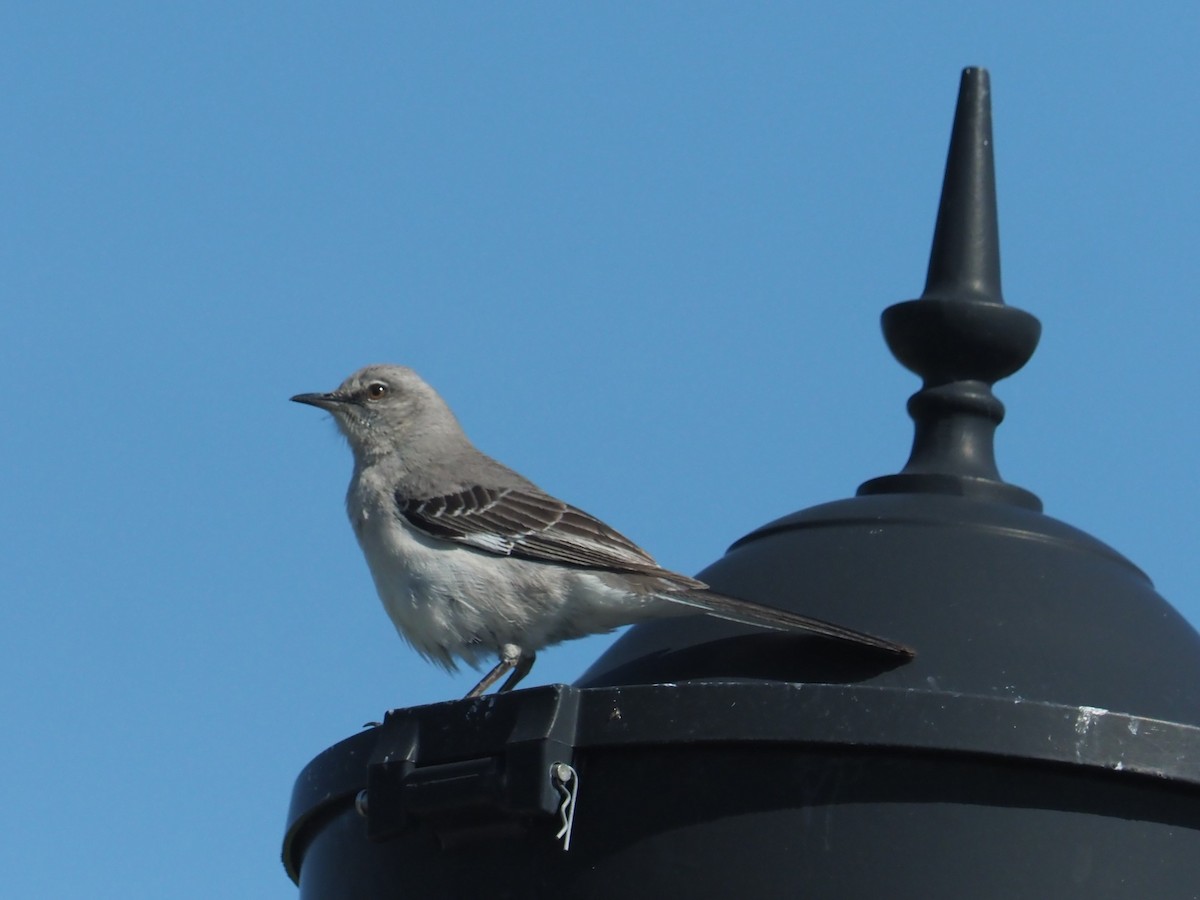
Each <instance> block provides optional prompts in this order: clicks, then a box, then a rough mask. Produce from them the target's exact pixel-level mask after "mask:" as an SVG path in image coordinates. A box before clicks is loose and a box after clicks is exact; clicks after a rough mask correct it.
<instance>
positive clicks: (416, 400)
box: [292, 365, 462, 461]
mask: <svg viewBox="0 0 1200 900" xmlns="http://www.w3.org/2000/svg"><path fill="white" fill-rule="evenodd" d="M292 400H294V401H296V402H297V403H307V404H308V405H310V406H316V407H319V408H321V409H325V410H328V411H329V412H330V413H331V414H332V415H333V420H334V421H335V422H336V423H337V426H338V429H339V430H340V431H341V432H342V434H343V435H345V436H346V440H347V441H348V442H349V444H350V449H351V450H352V451H354V456H355V459H357V460H359V461H368V460H371V459H373V458H378V457H381V456H386V455H389V454H394V453H400V454H404V453H406V452H408V451H411V450H414V449H418V448H419V447H420V446H421V445H422V444H424V443H426V442H428V443H429V444H431V445H436V444H437V442H438V441H445V440H446V439H447V438H453V437H457V436H459V435H461V433H462V430H461V428H460V427H459V425H458V420H457V419H455V417H454V413H452V412H451V411H450V408H449V407H448V406H447V405H446V402H445V401H444V400H442V398H441V397H440V396H439V395H438V393H437V391H435V390H434V389H433V388H431V387H430V386H429V385H428V384H426V383H425V382H424V381H423V380H422V379H421V377H420V376H419V375H418V374H417V373H416V372H414V371H413V370H412V369H409V368H406V367H404V366H391V365H374V366H367V367H366V368H364V369H359V370H358V371H357V372H355V373H354V374H353V375H351V376H350V377H349V378H347V379H346V380H345V381H343V382H342V383H341V385H339V386H338V387H337V389H336V390H332V391H330V392H329V393H326V394H297V395H296V396H295V397H292Z"/></svg>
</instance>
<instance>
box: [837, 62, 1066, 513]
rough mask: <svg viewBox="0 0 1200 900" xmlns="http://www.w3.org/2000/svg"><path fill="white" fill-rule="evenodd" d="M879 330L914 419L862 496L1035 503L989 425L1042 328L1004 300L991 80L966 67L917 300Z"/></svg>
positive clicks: (891, 311) (998, 416)
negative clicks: (909, 444)
mask: <svg viewBox="0 0 1200 900" xmlns="http://www.w3.org/2000/svg"><path fill="white" fill-rule="evenodd" d="M883 332H884V337H885V338H886V339H887V343H888V347H889V348H890V349H891V351H892V353H893V355H895V357H896V359H898V360H899V361H900V362H901V363H902V364H903V365H904V366H905V367H906V368H908V369H910V370H911V371H913V372H915V373H917V374H918V375H920V376H921V377H922V378H923V379H924V385H923V386H922V388H921V390H919V391H918V392H917V393H916V394H914V395H913V396H912V397H911V398H910V399H909V401H908V411H909V415H911V416H912V418H913V421H914V423H915V425H916V435H915V437H914V440H913V449H912V455H911V456H910V457H909V460H908V463H907V464H906V465H905V467H904V470H903V471H902V472H900V473H899V474H898V475H887V476H884V477H883V478H875V479H873V480H871V481H868V482H867V483H866V484H864V485H862V486H861V487H860V488H859V489H858V492H859V494H883V493H912V492H918V493H939V494H956V495H960V496H967V497H974V498H977V499H986V500H992V501H995V502H1003V503H1011V504H1015V505H1017V506H1024V507H1027V508H1030V509H1037V510H1040V509H1041V508H1042V504H1041V501H1040V500H1039V499H1038V498H1037V497H1036V496H1034V495H1033V494H1031V493H1030V492H1029V491H1026V490H1024V489H1023V488H1019V487H1017V486H1015V485H1011V484H1006V483H1005V482H1004V481H1003V479H1001V477H1000V472H999V470H998V469H997V468H996V459H995V450H994V439H995V431H996V426H997V425H999V424H1000V422H1001V421H1003V419H1004V405H1003V404H1002V403H1001V402H1000V401H999V400H997V399H996V397H995V395H994V394H993V393H992V390H991V387H992V385H993V384H995V383H996V382H997V381H999V380H1000V379H1001V378H1006V377H1007V376H1009V375H1011V374H1012V373H1013V372H1016V371H1017V370H1018V369H1020V368H1021V367H1022V366H1023V365H1025V363H1027V362H1028V361H1029V358H1030V357H1031V356H1032V355H1033V351H1034V349H1035V348H1036V347H1037V342H1038V338H1039V337H1040V335H1041V324H1040V323H1039V322H1038V320H1037V319H1035V318H1034V317H1033V316H1031V315H1030V314H1029V313H1026V312H1023V311H1021V310H1019V309H1015V308H1013V307H1011V306H1006V305H1005V304H1004V298H1003V296H1002V295H1001V292H1000V232H999V225H998V220H997V216H996V176H995V165H994V161H993V153H992V108H991V86H990V84H989V80H988V74H987V71H986V70H984V69H977V68H972V69H965V70H964V71H963V75H962V84H961V86H960V88H959V95H958V108H957V110H956V112H955V117H954V128H953V131H952V132H951V138H950V150H949V154H948V156H947V160H946V176H945V180H944V181H943V183H942V199H941V204H940V206H939V208H938V216H937V225H936V227H935V228H934V235H933V249H932V251H931V252H930V259H929V274H928V276H927V278H926V282H925V292H924V294H923V295H922V296H921V299H920V300H908V301H906V302H904V303H898V304H896V305H895V306H892V307H889V308H888V309H886V310H885V311H884V314H883Z"/></svg>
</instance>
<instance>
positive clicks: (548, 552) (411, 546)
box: [292, 365, 911, 697]
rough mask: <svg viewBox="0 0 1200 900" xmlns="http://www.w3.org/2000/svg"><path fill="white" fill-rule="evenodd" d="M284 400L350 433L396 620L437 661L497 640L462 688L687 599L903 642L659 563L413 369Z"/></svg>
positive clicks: (476, 657) (356, 514)
mask: <svg viewBox="0 0 1200 900" xmlns="http://www.w3.org/2000/svg"><path fill="white" fill-rule="evenodd" d="M292 400H295V401H296V402H298V403H307V404H309V405H311V406H316V407H320V408H321V409H325V410H328V411H329V412H330V413H332V414H333V419H334V421H335V422H336V423H337V426H338V428H339V429H340V430H341V432H342V434H344V435H345V436H346V440H347V441H348V442H349V444H350V449H351V450H352V451H353V453H354V475H353V477H352V478H351V479H350V489H349V491H348V492H347V494H346V509H347V512H348V513H349V515H350V523H351V525H352V526H353V527H354V533H355V535H357V536H358V542H359V545H360V546H361V547H362V551H363V555H364V556H365V557H366V560H367V565H368V566H369V567H370V569H371V575H372V577H373V578H374V579H375V587H376V589H377V590H378V591H379V596H380V598H381V599H382V600H383V605H384V607H385V608H386V610H387V613H388V615H389V616H390V617H391V620H392V622H393V623H395V625H396V628H397V630H398V631H399V632H400V634H401V635H402V636H403V637H404V638H405V639H407V640H408V642H409V643H410V644H412V646H413V647H414V648H416V650H417V651H418V652H419V653H420V654H421V655H422V656H424V657H425V658H426V659H429V660H432V661H433V662H435V663H438V664H440V665H442V666H443V667H445V668H446V669H448V670H453V669H454V668H455V664H456V661H458V660H463V661H465V662H467V663H469V664H471V665H472V666H478V664H479V663H480V661H481V658H483V657H485V656H490V655H491V654H494V653H498V654H499V658H500V661H499V662H498V663H497V664H496V666H495V668H493V669H492V670H491V671H490V672H488V674H487V675H486V676H484V678H483V679H482V680H481V681H480V682H479V684H477V685H476V686H475V687H474V688H473V689H472V690H471V692H470V693H469V694H467V696H468V697H477V696H479V695H480V694H482V693H483V692H484V691H486V690H487V689H488V688H489V687H491V686H492V685H493V684H494V683H495V682H496V681H497V680H498V679H499V678H500V677H501V676H503V675H504V674H505V673H506V672H508V673H509V676H508V679H507V680H506V681H505V683H504V685H503V686H502V687H501V688H500V690H502V691H507V690H511V689H512V688H513V687H514V686H515V685H516V684H517V682H519V681H520V680H521V679H522V678H524V677H525V676H526V675H527V674H528V673H529V670H530V668H531V667H532V666H533V661H534V658H535V656H536V654H537V651H538V650H540V649H542V648H543V647H547V646H550V645H552V644H557V643H559V642H560V641H566V640H570V639H572V638H578V637H583V636H585V635H589V634H598V633H602V632H606V631H611V630H612V629H613V628H616V627H618V626H620V625H628V624H630V623H633V622H641V621H643V620H646V619H654V618H661V617H667V616H678V615H687V614H695V613H707V614H708V615H711V616H716V617H717V618H720V619H728V620H730V621H733V622H740V623H745V624H750V625H758V626H762V627H765V628H771V629H776V630H799V631H804V632H811V633H813V634H819V635H824V636H826V637H830V638H836V639H838V640H841V641H848V642H850V643H853V644H858V645H863V646H867V647H873V648H876V649H877V650H882V651H885V652H888V653H892V654H897V655H902V656H910V655H911V652H910V651H909V650H907V649H906V648H904V647H902V646H900V645H898V644H894V643H892V642H891V641H887V640H884V639H882V638H877V637H872V636H870V635H866V634H861V633H859V632H857V631H852V630H850V629H849V628H843V627H841V626H839V625H833V624H830V623H828V622H822V621H820V620H818V619H811V618H809V617H807V616H802V615H798V614H797V613H793V612H789V611H786V610H782V609H773V608H771V607H766V606H761V605H759V604H757V603H750V602H748V601H745V600H738V599H736V598H733V597H727V596H724V595H723V594H718V593H715V592H713V591H710V590H709V589H708V586H707V585H705V584H704V583H703V582H701V581H697V580H696V579H694V578H689V577H688V576H686V575H680V574H679V573H677V572H671V571H668V570H667V569H663V568H660V567H659V565H658V564H657V563H656V562H655V561H654V560H653V559H652V558H651V557H650V555H649V554H648V553H646V551H645V550H643V549H642V548H640V547H639V546H637V545H636V544H634V543H633V542H632V541H631V540H629V539H628V538H626V537H624V536H623V535H621V534H618V533H617V532H616V531H614V530H613V529H612V528H609V527H608V526H607V525H605V524H604V523H603V522H601V521H600V520H598V519H596V518H594V517H592V516H590V515H588V514H587V513H585V512H583V511H582V510H579V509H576V508H575V507H573V506H571V505H569V504H567V503H564V502H563V501H561V500H558V499H555V498H554V497H552V496H550V495H549V494H547V493H546V492H545V491H543V490H541V489H540V488H539V487H537V486H536V485H535V484H533V482H531V481H529V480H527V479H525V478H523V477H521V476H520V475H518V474H517V473H516V472H514V471H512V470H511V469H509V468H507V467H506V466H503V465H501V464H500V463H498V462H496V460H494V459H492V458H491V457H489V456H485V455H484V454H483V453H481V452H480V451H479V450H477V449H476V448H475V445H474V444H472V443H471V442H470V440H468V438H467V436H466V434H464V433H463V430H462V427H461V426H460V425H459V424H458V419H456V418H455V416H454V413H453V412H451V411H450V408H449V407H448V406H447V405H446V403H445V401H444V400H442V398H441V397H440V396H439V395H438V394H437V392H436V391H434V389H433V388H431V387H430V386H429V385H428V384H426V383H425V382H424V381H422V380H421V378H420V377H419V376H418V375H417V374H416V373H415V372H413V371H412V370H411V369H407V368H404V367H403V366H387V365H377V366H368V367H367V368H365V369H361V370H360V371H358V372H355V373H354V374H353V375H351V376H350V377H349V378H347V379H346V380H345V381H344V382H343V383H342V385H341V386H340V387H339V388H337V390H334V391H330V392H329V393H327V394H297V395H296V396H295V397H292Z"/></svg>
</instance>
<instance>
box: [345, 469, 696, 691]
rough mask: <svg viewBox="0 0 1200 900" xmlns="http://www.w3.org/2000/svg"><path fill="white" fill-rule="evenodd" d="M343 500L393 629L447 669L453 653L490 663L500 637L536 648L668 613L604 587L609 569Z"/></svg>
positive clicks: (661, 605) (355, 497) (362, 500)
mask: <svg viewBox="0 0 1200 900" xmlns="http://www.w3.org/2000/svg"><path fill="white" fill-rule="evenodd" d="M364 494H367V496H366V497H364V496H363V495H364ZM389 499H390V498H389ZM347 508H348V512H349V514H350V520H351V524H352V525H353V526H354V531H355V534H356V535H357V536H358V541H359V545H360V546H361V547H362V551H363V555H364V556H365V557H366V560H367V565H368V566H369V567H370V569H371V575H372V577H373V578H374V580H375V588H376V590H378V592H379V597H380V599H381V600H382V601H383V606H384V609H385V610H387V614H388V616H389V617H390V618H391V620H392V622H393V623H394V624H395V626H396V629H397V630H398V631H399V632H400V634H401V635H402V636H403V637H404V638H405V639H406V640H407V641H408V642H409V643H410V644H412V646H413V647H414V648H415V649H416V650H417V651H418V652H420V653H421V654H422V655H423V656H425V657H426V658H428V659H430V660H432V661H434V662H437V663H439V664H441V665H443V666H445V667H446V668H448V669H453V668H454V667H455V663H456V662H457V661H458V660H462V661H465V662H467V663H468V664H470V665H472V666H474V665H478V664H480V663H482V662H491V661H494V660H495V658H496V656H497V654H498V653H499V652H500V648H501V647H502V646H503V645H505V644H515V645H516V646H518V647H520V648H521V649H522V650H524V651H532V652H536V651H538V650H540V649H541V648H543V647H546V646H550V645H552V644H556V643H558V642H560V641H565V640H570V639H572V638H577V637H583V636H584V635H589V634H599V633H603V632H606V631H610V630H612V629H613V628H616V627H618V626H620V625H626V624H629V623H631V622H637V621H642V620H644V619H647V618H652V617H655V616H660V615H663V614H664V613H665V614H669V612H668V611H667V609H666V608H665V607H667V606H670V605H673V604H666V603H665V601H663V600H662V599H661V598H656V597H654V596H652V595H651V596H644V595H639V594H635V593H633V592H632V591H630V590H628V589H623V588H621V587H619V586H614V584H613V582H617V581H618V579H616V578H613V577H611V576H605V575H603V574H596V573H592V572H588V571H586V570H583V569H572V568H568V567H564V566H556V565H548V564H544V563H536V562H531V561H527V560H522V559H516V558H513V557H508V556H498V555H496V554H492V553H488V552H486V551H482V550H475V549H472V548H470V547H466V546H462V545H458V544H454V543H451V542H449V541H444V540H439V539H436V538H432V537H430V536H429V535H427V534H425V533H423V532H420V531H417V530H415V529H413V528H410V527H409V526H408V525H407V524H406V523H404V521H403V520H402V519H400V518H398V517H397V516H395V515H392V514H390V511H389V510H387V508H386V505H385V504H384V503H379V502H371V500H370V499H369V492H364V491H361V490H360V491H354V490H352V491H351V494H350V495H349V496H348V497H347Z"/></svg>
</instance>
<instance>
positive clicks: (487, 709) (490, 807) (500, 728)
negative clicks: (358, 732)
mask: <svg viewBox="0 0 1200 900" xmlns="http://www.w3.org/2000/svg"><path fill="white" fill-rule="evenodd" d="M578 705H579V692H578V691H577V690H575V689H574V688H571V687H568V686H566V685H551V686H548V687H542V688H532V689H529V690H524V691H514V692H513V693H509V694H491V695H488V696H485V697H480V698H478V699H474V700H459V701H455V702H453V703H438V704H435V705H432V706H419V707H414V708H412V709H401V710H394V711H392V712H390V713H388V714H387V716H386V717H385V718H384V720H383V724H382V725H380V726H379V727H378V729H377V733H378V740H377V742H376V744H375V751H374V753H373V754H372V756H371V761H370V763H369V764H368V767H367V787H366V790H365V791H364V792H363V793H361V794H360V795H359V799H358V804H357V805H358V809H359V812H360V813H361V814H362V815H364V816H365V817H366V820H367V834H368V836H369V837H370V838H371V839H372V840H376V841H383V840H388V839H390V838H392V837H395V836H396V835H397V834H398V833H400V832H401V831H403V830H404V829H406V828H409V827H412V826H413V825H415V824H416V823H422V824H424V825H427V826H429V827H431V828H432V829H433V830H434V831H435V832H436V834H437V835H438V837H439V839H440V840H441V842H442V844H443V846H450V845H453V844H459V843H463V842H464V841H469V840H472V839H475V838H481V837H488V838H494V837H496V836H497V835H503V834H506V833H508V834H514V835H519V834H523V833H525V832H526V831H527V830H528V828H529V827H530V826H531V825H535V824H538V823H543V824H547V825H548V824H553V822H554V821H556V820H553V819H550V818H549V817H557V816H560V814H561V813H562V810H563V808H564V807H563V803H564V798H565V793H564V789H563V786H562V784H563V780H562V778H561V773H562V772H563V771H564V770H563V769H562V768H561V766H564V765H565V766H571V765H572V763H573V757H574V745H575V727H576V716H577V712H578ZM556 772H557V773H560V774H559V775H557V776H556ZM572 774H573V770H572Z"/></svg>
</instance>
